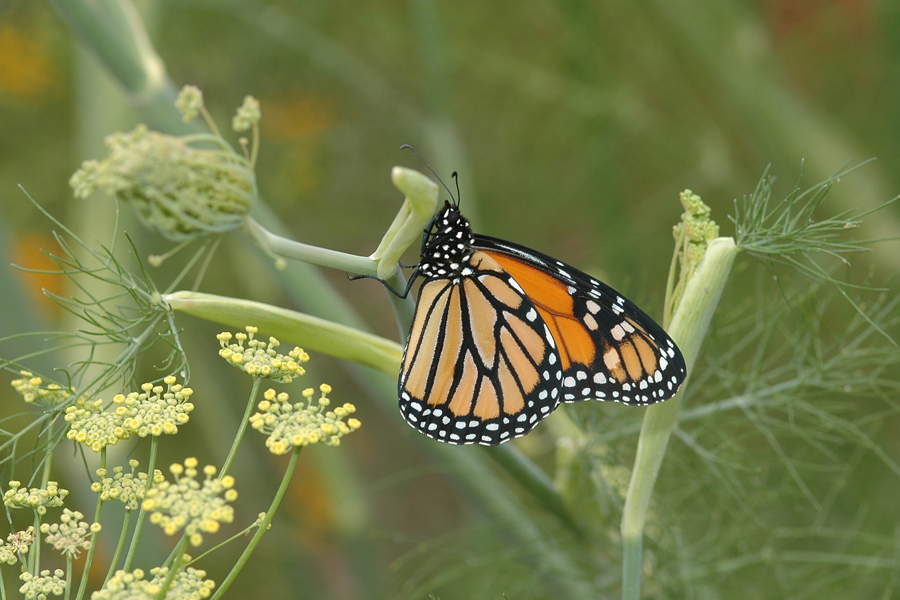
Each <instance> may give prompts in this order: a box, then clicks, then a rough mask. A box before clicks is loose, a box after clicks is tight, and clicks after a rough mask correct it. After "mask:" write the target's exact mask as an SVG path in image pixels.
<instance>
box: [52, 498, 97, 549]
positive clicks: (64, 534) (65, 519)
mask: <svg viewBox="0 0 900 600" xmlns="http://www.w3.org/2000/svg"><path fill="white" fill-rule="evenodd" d="M83 518H84V515H83V514H81V513H80V512H78V511H77V510H75V511H72V510H69V509H68V508H64V509H63V514H62V515H60V517H59V523H53V524H50V523H41V533H43V534H44V535H46V536H47V537H46V538H44V541H45V542H47V543H48V544H50V545H51V546H53V548H54V550H57V551H59V552H60V553H62V555H63V556H69V557H72V558H78V556H79V555H80V554H81V551H82V550H90V549H91V541H90V540H89V539H88V537H89V536H90V534H92V533H97V532H98V531H100V523H92V524H90V525H88V524H87V523H86V522H85V521H82V520H81V519H83Z"/></svg>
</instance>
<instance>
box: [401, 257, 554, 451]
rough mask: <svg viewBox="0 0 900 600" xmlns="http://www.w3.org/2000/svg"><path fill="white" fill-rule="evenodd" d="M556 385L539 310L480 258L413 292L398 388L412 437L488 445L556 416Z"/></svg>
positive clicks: (499, 269) (549, 342)
mask: <svg viewBox="0 0 900 600" xmlns="http://www.w3.org/2000/svg"><path fill="white" fill-rule="evenodd" d="M562 379H563V373H562V366H561V360H560V356H559V353H558V352H557V349H556V348H555V340H554V337H553V335H552V334H551V332H550V329H549V328H548V327H547V324H546V323H545V322H544V320H543V319H542V318H541V315H540V312H539V310H538V309H537V307H535V305H534V304H533V303H532V302H531V301H530V300H529V299H528V297H527V295H526V293H525V291H524V290H523V289H522V287H521V286H520V285H519V284H518V283H517V282H516V280H515V279H514V278H513V277H511V276H510V274H509V273H507V272H506V271H505V270H504V269H503V268H502V267H501V266H500V265H499V264H498V263H497V261H495V260H494V259H492V258H491V257H490V256H488V255H487V254H486V253H484V252H475V253H474V254H472V256H471V257H470V258H469V259H468V260H467V261H466V263H465V264H463V265H462V268H461V269H460V270H459V272H458V274H457V276H454V277H435V278H431V279H428V280H427V281H426V282H425V283H424V284H423V285H422V287H421V288H420V289H419V297H418V301H417V303H416V313H415V316H414V318H413V324H412V328H411V330H410V334H409V337H408V339H407V343H406V350H405V351H404V355H403V361H402V366H401V369H400V379H399V383H398V388H399V389H398V391H399V396H400V412H401V414H402V415H403V417H404V418H405V419H406V421H407V423H409V424H410V425H411V426H412V427H413V428H415V429H417V430H418V431H420V432H422V433H424V434H425V435H427V436H429V437H431V438H434V439H437V440H440V441H442V442H449V443H454V444H474V443H477V444H483V445H497V444H500V443H502V442H505V441H507V440H509V439H512V438H515V437H519V436H522V435H525V434H526V433H528V432H529V431H531V430H532V429H533V428H534V426H535V425H536V424H537V423H538V422H539V421H540V420H541V419H543V418H544V417H546V416H547V415H549V414H550V413H551V412H552V411H553V409H555V408H556V406H557V405H558V404H559V402H560V394H561V381H562Z"/></svg>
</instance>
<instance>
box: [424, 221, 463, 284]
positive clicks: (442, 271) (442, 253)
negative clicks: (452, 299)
mask: <svg viewBox="0 0 900 600" xmlns="http://www.w3.org/2000/svg"><path fill="white" fill-rule="evenodd" d="M430 229H432V230H433V231H431V232H430V234H429V232H426V235H425V240H423V243H422V260H421V262H420V263H419V273H421V274H422V276H423V277H425V278H426V279H433V278H437V277H450V278H451V279H452V280H453V283H454V284H455V285H456V284H459V281H460V280H459V277H460V276H467V275H471V274H472V268H471V266H469V264H468V262H469V259H470V258H471V257H472V253H473V251H472V244H473V243H474V242H475V236H474V234H473V233H472V227H471V225H469V221H468V220H467V219H466V218H465V217H464V216H462V214H460V212H459V210H457V209H456V208H455V207H454V206H452V205H450V204H446V205H445V206H444V208H443V209H441V212H439V213H438V214H437V216H436V217H435V219H434V221H433V222H432V224H431V228H430Z"/></svg>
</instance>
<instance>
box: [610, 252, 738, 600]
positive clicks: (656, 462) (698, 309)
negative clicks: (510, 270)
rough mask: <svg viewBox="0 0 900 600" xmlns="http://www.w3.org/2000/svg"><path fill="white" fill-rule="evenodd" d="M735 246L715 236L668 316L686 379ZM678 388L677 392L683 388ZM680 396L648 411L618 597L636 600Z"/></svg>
mask: <svg viewBox="0 0 900 600" xmlns="http://www.w3.org/2000/svg"><path fill="white" fill-rule="evenodd" d="M737 251H738V247H737V246H736V245H735V243H734V240H733V239H732V238H716V239H714V240H713V241H712V242H710V243H709V246H708V248H707V250H706V254H705V255H704V257H703V260H702V261H701V262H700V264H699V266H698V267H697V270H696V272H695V273H694V275H693V277H692V278H691V280H690V281H689V282H688V284H687V286H686V288H685V290H684V295H683V296H682V298H681V302H680V304H679V306H678V308H677V310H676V311H675V314H674V316H673V317H672V323H671V324H670V325H669V328H668V332H669V335H671V336H672V339H673V340H675V342H676V343H677V344H678V347H679V348H681V352H682V354H683V355H684V360H685V363H686V365H687V370H688V376H690V373H691V370H692V369H693V367H694V363H695V362H696V360H697V355H698V354H699V353H700V346H701V345H702V343H703V338H704V336H705V335H706V331H707V329H708V328H709V323H710V321H711V320H712V316H713V313H714V312H715V310H716V306H717V305H718V303H719V298H720V297H721V295H722V290H723V289H724V288H725V282H726V281H727V280H728V274H729V273H730V272H731V267H732V265H733V264H734V257H735V255H736V254H737ZM686 384H687V381H685V383H684V384H682V388H681V389H682V390H684V388H685V385H686ZM682 397H683V392H679V393H678V394H676V395H675V397H674V398H672V399H671V400H669V401H668V402H662V403H660V404H655V405H653V406H651V407H649V408H648V409H647V412H646V413H645V415H644V422H643V425H642V426H641V434H640V437H639V438H638V447H637V455H636V456H635V459H634V469H633V470H632V475H631V481H630V483H629V485H628V493H627V495H626V497H625V508H624V511H623V513H622V524H621V531H622V544H623V550H624V552H623V554H624V556H623V565H622V577H623V579H622V599H623V600H638V599H639V598H640V594H641V564H642V562H643V559H642V555H643V553H642V545H643V536H644V526H645V524H646V520H647V509H648V508H649V506H650V499H651V497H652V494H653V487H654V485H655V484H656V479H657V476H658V475H659V469H660V467H661V466H662V461H663V458H665V454H666V445H667V444H668V442H669V436H670V435H671V434H672V429H673V427H674V426H675V423H676V421H677V417H678V409H679V408H680V407H681V401H682Z"/></svg>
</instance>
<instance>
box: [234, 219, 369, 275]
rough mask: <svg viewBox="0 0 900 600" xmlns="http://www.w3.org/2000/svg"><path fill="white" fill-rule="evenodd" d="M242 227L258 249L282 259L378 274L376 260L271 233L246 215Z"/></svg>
mask: <svg viewBox="0 0 900 600" xmlns="http://www.w3.org/2000/svg"><path fill="white" fill-rule="evenodd" d="M243 229H244V232H245V233H246V234H247V235H248V236H250V238H251V239H252V240H254V241H255V242H256V243H258V244H259V245H260V246H261V247H262V248H264V249H265V250H267V251H269V252H272V253H274V254H277V255H278V256H281V257H283V258H287V259H291V260H300V261H303V262H307V263H312V264H314V265H319V266H321V267H329V268H332V269H337V270H339V271H348V272H350V273H358V274H360V275H370V276H373V277H374V276H376V275H377V274H378V261H375V260H372V259H371V258H367V257H365V256H357V255H355V254H347V253H345V252H338V251H337V250H330V249H328V248H320V247H319V246H312V245H310V244H304V243H302V242H297V241H294V240H290V239H288V238H286V237H282V236H280V235H276V234H274V233H272V232H271V231H269V230H268V229H266V228H265V227H263V226H262V225H260V224H259V223H258V222H257V221H256V220H255V219H253V218H252V217H250V216H247V217H245V218H244V224H243Z"/></svg>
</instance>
